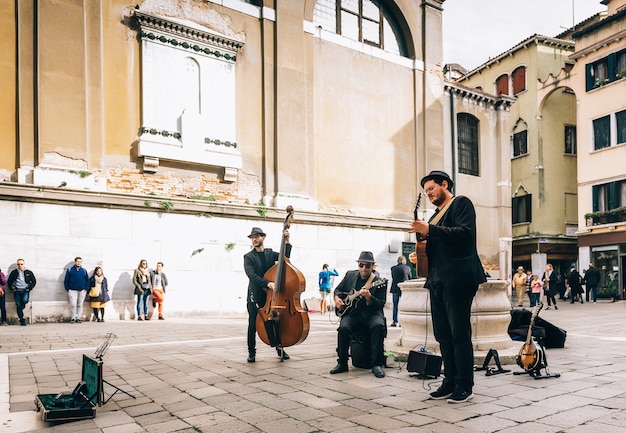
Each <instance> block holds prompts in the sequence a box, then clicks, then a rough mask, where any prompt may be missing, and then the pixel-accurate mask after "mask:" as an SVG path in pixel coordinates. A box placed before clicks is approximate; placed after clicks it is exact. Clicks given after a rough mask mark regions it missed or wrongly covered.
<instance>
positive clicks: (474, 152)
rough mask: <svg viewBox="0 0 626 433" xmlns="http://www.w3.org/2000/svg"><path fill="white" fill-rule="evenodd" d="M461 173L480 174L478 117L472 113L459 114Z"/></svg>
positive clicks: (458, 132) (458, 130)
mask: <svg viewBox="0 0 626 433" xmlns="http://www.w3.org/2000/svg"><path fill="white" fill-rule="evenodd" d="M457 134H458V138H457V140H458V155H459V173H463V174H470V175H472V176H478V175H479V170H478V119H477V118H476V117H474V116H472V115H471V114H467V113H459V114H458V115H457Z"/></svg>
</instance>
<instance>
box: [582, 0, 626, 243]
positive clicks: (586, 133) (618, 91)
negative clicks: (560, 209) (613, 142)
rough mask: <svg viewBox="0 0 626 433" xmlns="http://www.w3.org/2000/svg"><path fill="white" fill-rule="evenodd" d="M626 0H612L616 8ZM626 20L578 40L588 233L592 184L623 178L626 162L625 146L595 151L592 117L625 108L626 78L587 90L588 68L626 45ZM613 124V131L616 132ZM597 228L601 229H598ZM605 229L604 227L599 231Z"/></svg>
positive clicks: (584, 204) (586, 34) (583, 198)
mask: <svg viewBox="0 0 626 433" xmlns="http://www.w3.org/2000/svg"><path fill="white" fill-rule="evenodd" d="M624 4H626V1H612V2H611V3H610V6H609V9H612V10H613V11H614V10H615V8H617V7H618V6H620V5H624ZM625 24H626V22H625V21H624V20H623V19H622V20H620V21H617V22H614V23H613V24H611V25H607V26H602V27H601V28H600V29H598V30H597V31H594V32H589V33H585V34H584V37H581V38H579V39H577V40H576V54H575V55H576V57H577V60H576V66H575V70H576V71H577V74H576V78H575V81H574V84H573V85H574V86H575V88H576V89H577V96H578V98H579V102H578V113H577V117H578V128H577V138H578V154H579V157H578V200H579V207H578V227H579V231H580V232H581V233H583V234H584V233H586V231H587V228H586V222H585V217H584V215H585V214H586V213H590V212H592V211H593V203H592V186H593V185H596V184H603V183H607V182H611V181H614V180H621V179H623V178H624V168H623V164H621V163H618V161H624V160H625V159H626V146H624V145H620V146H611V147H609V148H605V149H601V150H594V143H593V120H594V119H597V118H599V117H603V116H606V115H608V114H612V113H615V112H618V111H622V110H624V109H625V108H626V107H625V104H624V101H625V100H626V80H625V79H621V80H618V81H615V82H612V83H608V84H606V85H603V86H601V87H598V88H596V89H592V90H590V91H585V67H586V65H587V64H590V63H593V62H595V61H596V60H599V59H602V58H604V57H606V56H607V55H609V54H611V53H614V52H616V51H620V50H623V49H624V48H626V43H624V40H623V39H620V38H615V35H616V34H622V33H623V32H624V26H625ZM614 127H615V126H614V125H612V132H611V134H612V135H614V131H615V130H614ZM596 231H598V230H596ZM600 231H602V230H600Z"/></svg>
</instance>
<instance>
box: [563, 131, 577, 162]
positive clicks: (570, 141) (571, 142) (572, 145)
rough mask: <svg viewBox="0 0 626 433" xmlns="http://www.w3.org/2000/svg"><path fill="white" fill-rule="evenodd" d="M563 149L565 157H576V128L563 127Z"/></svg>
mask: <svg viewBox="0 0 626 433" xmlns="http://www.w3.org/2000/svg"><path fill="white" fill-rule="evenodd" d="M564 144H565V149H564V152H565V154H566V155H576V126H574V125H565V143H564Z"/></svg>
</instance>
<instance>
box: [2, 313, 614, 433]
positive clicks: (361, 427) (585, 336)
mask: <svg viewBox="0 0 626 433" xmlns="http://www.w3.org/2000/svg"><path fill="white" fill-rule="evenodd" d="M541 317H543V318H544V319H546V320H548V321H550V322H552V323H553V324H555V325H557V326H560V327H562V328H564V329H565V330H567V332H568V336H567V341H566V347H565V348H563V349H547V357H548V361H549V363H550V368H551V371H552V372H553V373H559V374H560V375H561V377H559V378H551V379H543V380H534V379H533V378H531V377H530V376H528V375H526V374H521V375H514V374H513V371H521V370H520V368H519V367H518V366H517V365H514V364H512V365H511V364H509V365H506V366H505V368H507V369H510V370H512V372H511V373H507V374H500V375H495V376H485V375H484V373H483V372H476V375H475V387H474V394H475V397H474V399H472V400H470V401H469V402H466V403H463V404H457V405H450V404H448V403H447V402H446V401H445V400H444V401H432V400H429V399H428V392H429V391H430V390H433V389H435V388H436V387H437V386H438V385H439V383H440V380H441V378H439V379H437V380H421V379H419V378H417V377H416V376H414V375H410V374H409V373H408V372H407V371H406V365H405V364H404V363H402V362H397V363H396V365H395V366H394V367H393V368H386V369H385V372H386V374H387V375H386V377H385V378H382V379H377V378H375V377H374V376H373V375H372V373H371V372H370V371H369V370H364V369H357V368H351V369H350V371H349V372H348V373H345V374H339V375H334V376H331V375H330V374H329V373H328V372H329V370H330V369H331V368H332V367H333V366H334V365H335V362H336V355H335V352H334V351H335V344H336V327H337V325H336V319H335V318H334V317H333V316H323V315H320V314H310V319H311V332H310V334H309V336H308V338H307V340H306V341H305V342H304V343H302V344H300V345H297V346H294V347H290V348H288V349H287V351H288V353H289V355H290V356H291V359H290V360H288V361H285V362H280V360H279V359H278V357H277V356H276V353H275V351H274V350H273V349H271V348H269V347H267V346H265V345H263V344H262V343H259V345H258V347H257V351H258V353H257V362H256V363H253V364H248V363H247V362H246V356H247V353H246V352H247V351H246V343H245V339H246V337H245V335H246V323H247V321H246V317H244V316H224V317H207V318H177V319H168V320H166V321H149V322H134V321H120V322H105V323H82V324H76V325H71V324H66V323H45V324H43V323H42V324H34V325H29V326H26V327H20V326H9V327H2V328H0V433H21V432H37V433H44V432H45V433H48V432H50V433H53V432H54V433H58V432H81V433H82V432H100V433H135V432H137V433H138V432H183V433H186V432H222V431H223V432H228V433H235V432H270V433H273V432H276V433H288V432H289V433H291V432H346V433H348V432H349V433H357V432H397V433H400V432H402V433H408V432H411V433H414V432H418V433H422V432H461V431H463V432H470V433H472V432H503V433H517V432H524V433H535V432H566V433H578V432H585V433H587V432H602V433H606V432H609V433H611V432H615V433H622V432H624V433H626V428H625V427H623V426H624V425H625V424H624V422H625V421H626V387H625V385H626V357H624V350H623V345H624V342H625V341H626V336H623V335H622V334H623V331H622V330H623V329H624V325H625V322H626V302H616V303H598V304H583V305H580V304H573V305H571V304H562V303H561V304H559V309H558V310H548V311H542V312H541ZM107 332H112V333H114V334H116V336H117V338H116V340H115V341H114V342H113V344H112V346H111V347H110V348H109V350H108V352H107V353H106V354H105V356H104V378H105V380H107V381H108V382H109V383H111V384H113V385H114V386H116V387H119V388H120V389H122V390H124V391H126V392H128V393H129V394H131V395H132V396H134V397H136V398H134V399H133V398H132V397H130V396H128V395H126V394H123V393H121V392H118V393H116V394H115V395H114V396H113V397H112V398H111V400H110V401H109V402H108V403H107V404H105V405H104V406H102V407H100V408H98V409H97V416H96V418H95V419H92V420H84V421H75V422H68V423H56V424H55V423H44V422H43V421H41V419H40V418H39V415H38V414H37V413H36V412H35V410H34V403H33V401H34V398H35V395H36V394H38V393H54V392H60V391H69V390H71V389H72V388H73V387H74V385H75V384H76V383H77V382H78V380H79V379H80V374H81V373H80V372H81V363H82V355H83V354H87V355H93V354H94V352H95V348H96V346H97V345H98V344H99V343H100V341H101V340H102V339H103V338H104V335H105V334H106V333H107ZM400 332H401V329H399V328H389V336H388V339H387V343H386V345H387V346H388V347H391V346H393V345H394V343H395V341H396V340H397V339H398V337H399V335H400ZM518 346H519V347H521V343H520V342H514V349H513V353H515V352H516V351H517V350H519V347H518ZM407 351H408V350H407ZM114 391H115V388H113V387H111V386H108V385H105V392H106V396H107V398H109V397H110V396H111V394H112V393H113V392H114Z"/></svg>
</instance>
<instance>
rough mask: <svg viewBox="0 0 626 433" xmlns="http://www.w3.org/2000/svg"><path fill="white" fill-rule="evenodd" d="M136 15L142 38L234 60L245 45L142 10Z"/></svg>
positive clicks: (136, 12)
mask: <svg viewBox="0 0 626 433" xmlns="http://www.w3.org/2000/svg"><path fill="white" fill-rule="evenodd" d="M134 17H135V20H136V21H137V24H138V25H139V27H140V29H141V32H140V34H141V38H142V39H148V40H151V41H154V42H160V43H162V44H167V45H170V46H172V47H176V48H181V49H185V50H190V51H193V52H196V53H198V54H202V55H206V56H213V57H217V58H223V59H224V60H228V61H232V62H234V61H236V60H237V57H236V53H237V51H239V50H240V49H241V48H243V46H244V43H243V42H240V41H236V40H234V39H230V38H227V37H225V36H222V35H218V34H215V33H211V32H209V31H208V30H202V29H199V28H195V27H191V26H190V25H185V24H182V23H180V22H176V21H172V20H168V19H166V18H163V17H158V16H154V15H148V14H145V13H142V12H140V11H135V14H134ZM166 35H171V36H173V37H167V36H166ZM220 50H222V51H220ZM223 51H226V52H223Z"/></svg>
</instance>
